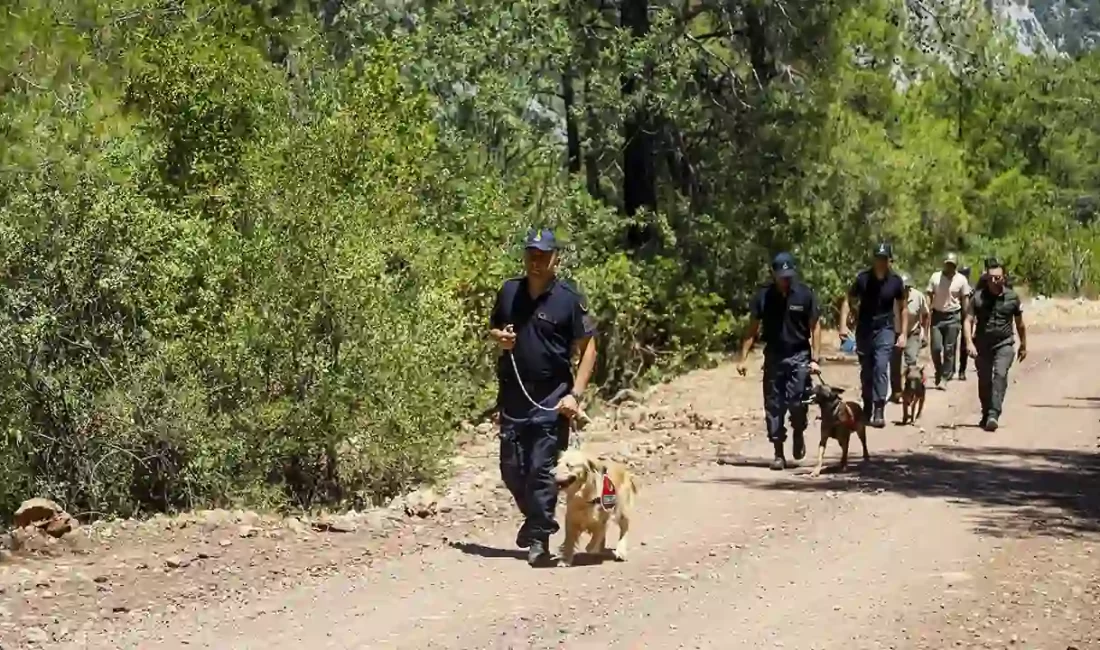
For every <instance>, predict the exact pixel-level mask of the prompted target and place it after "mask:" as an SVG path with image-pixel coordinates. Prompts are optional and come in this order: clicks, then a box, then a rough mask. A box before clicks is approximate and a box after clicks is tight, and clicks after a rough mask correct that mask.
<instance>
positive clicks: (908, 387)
mask: <svg viewBox="0 0 1100 650" xmlns="http://www.w3.org/2000/svg"><path fill="white" fill-rule="evenodd" d="M902 381H903V384H902V389H901V423H902V424H909V423H916V421H917V419H918V418H920V415H921V413H924V396H925V393H926V392H927V386H926V384H925V374H924V366H923V365H920V366H908V367H906V368H905V378H904V379H903V380H902Z"/></svg>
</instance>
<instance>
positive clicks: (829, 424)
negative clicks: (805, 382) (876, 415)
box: [809, 384, 871, 477]
mask: <svg viewBox="0 0 1100 650" xmlns="http://www.w3.org/2000/svg"><path fill="white" fill-rule="evenodd" d="M843 392H844V389H843V388H833V387H832V386H826V385H825V384H818V385H816V386H814V387H813V388H812V389H810V400H809V401H810V402H811V403H813V404H817V405H818V406H820V407H821V442H820V443H818V447H817V467H815V468H814V470H813V471H812V472H810V476H811V477H816V476H819V475H820V474H821V466H822V464H824V462H825V445H826V444H827V443H828V442H829V438H832V439H834V440H836V441H837V442H839V443H840V469H841V470H844V469H846V468H847V467H848V443H849V442H850V441H851V437H852V434H853V433H855V434H856V435H857V436H859V442H860V444H861V445H863V460H864V461H868V460H870V459H871V456H870V455H869V454H868V453H867V425H866V423H865V422H864V421H863V407H861V406H860V405H859V404H856V403H855V402H851V401H848V402H846V401H844V399H843V398H841V394H842V393H843Z"/></svg>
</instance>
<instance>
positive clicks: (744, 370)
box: [737, 360, 749, 377]
mask: <svg viewBox="0 0 1100 650" xmlns="http://www.w3.org/2000/svg"><path fill="white" fill-rule="evenodd" d="M748 373H749V369H748V367H747V366H745V361H744V360H741V361H738V362H737V374H739V375H741V376H742V377H744V376H745V375H747V374H748Z"/></svg>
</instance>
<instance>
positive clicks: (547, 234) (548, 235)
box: [525, 228, 558, 253]
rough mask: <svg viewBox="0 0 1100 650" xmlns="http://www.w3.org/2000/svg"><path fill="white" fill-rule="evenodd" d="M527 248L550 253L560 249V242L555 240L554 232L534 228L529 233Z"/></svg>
mask: <svg viewBox="0 0 1100 650" xmlns="http://www.w3.org/2000/svg"><path fill="white" fill-rule="evenodd" d="M525 248H528V249H531V248H534V249H536V250H540V251H544V252H547V253H549V252H551V251H555V250H557V249H558V241H557V239H555V238H554V233H553V231H551V230H549V229H546V228H543V229H535V228H532V229H531V230H528V231H527V245H526V246H525Z"/></svg>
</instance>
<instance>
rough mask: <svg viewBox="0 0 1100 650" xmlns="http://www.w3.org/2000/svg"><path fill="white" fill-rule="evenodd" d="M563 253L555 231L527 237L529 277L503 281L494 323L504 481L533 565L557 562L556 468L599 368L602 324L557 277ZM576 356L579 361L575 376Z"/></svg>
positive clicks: (520, 538) (519, 538)
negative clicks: (553, 544) (552, 547)
mask: <svg viewBox="0 0 1100 650" xmlns="http://www.w3.org/2000/svg"><path fill="white" fill-rule="evenodd" d="M558 253H559V251H558V246H557V242H556V240H555V238H554V233H553V232H551V231H549V230H531V231H529V232H528V233H527V241H526V253H525V259H524V266H525V269H526V274H525V275H524V276H523V277H520V278H515V279H512V280H508V281H507V282H505V283H504V286H503V287H502V288H501V290H500V292H499V293H498V294H497V298H496V304H495V305H494V306H493V313H492V315H491V317H490V323H489V327H490V329H489V335H490V337H491V338H492V339H493V340H495V341H496V343H497V346H498V347H499V348H500V349H501V350H503V352H502V354H501V356H500V358H499V359H498V363H497V380H498V393H497V408H498V411H499V414H500V476H501V479H502V480H503V481H504V485H505V486H506V487H507V488H508V491H509V492H511V494H512V497H513V498H514V499H515V501H516V505H517V506H518V507H519V510H520V512H521V513H523V517H524V521H523V525H522V526H521V527H520V530H519V533H518V534H517V535H516V544H517V545H518V546H519V547H520V548H527V549H528V557H527V560H528V563H529V564H531V566H536V565H540V564H544V563H545V562H546V561H548V560H549V559H550V553H549V550H548V547H549V543H550V536H551V535H553V534H554V533H556V532H558V529H559V527H558V523H557V522H556V521H555V519H554V510H555V508H556V507H557V502H558V489H557V485H556V484H555V482H554V465H555V463H556V462H557V456H558V453H559V452H560V451H562V450H563V449H564V448H565V447H566V446H567V445H568V438H569V421H570V419H571V418H573V417H575V416H577V414H578V413H579V412H580V401H581V399H582V396H583V394H584V390H585V388H586V387H587V386H588V381H589V379H591V377H592V371H593V369H594V368H595V366H596V344H595V340H594V336H595V335H596V323H595V320H594V319H593V318H592V316H591V315H590V314H589V313H588V304H587V302H586V300H585V298H584V296H583V295H582V294H581V293H580V292H579V291H578V290H577V289H576V288H575V287H574V286H573V285H572V284H570V283H568V282H567V281H565V280H562V279H559V278H558V277H557V267H558V262H559V257H558ZM574 355H576V356H577V357H579V358H580V363H579V365H578V367H577V374H576V377H574V376H573V372H572V358H573V356H574Z"/></svg>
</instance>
